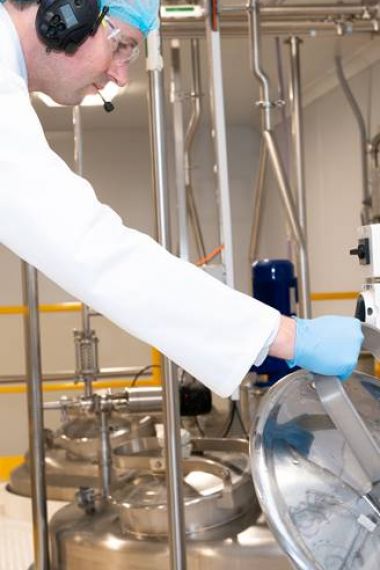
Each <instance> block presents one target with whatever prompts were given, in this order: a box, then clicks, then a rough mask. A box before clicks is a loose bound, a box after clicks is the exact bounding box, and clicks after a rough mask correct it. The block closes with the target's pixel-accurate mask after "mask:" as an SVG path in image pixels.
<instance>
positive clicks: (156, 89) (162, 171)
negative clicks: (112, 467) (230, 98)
mask: <svg viewBox="0 0 380 570" xmlns="http://www.w3.org/2000/svg"><path fill="white" fill-rule="evenodd" d="M162 67H163V65H162V57H161V42H160V34H159V32H158V31H155V32H151V33H150V34H149V35H148V38H147V71H148V75H149V106H150V126H151V141H152V157H153V182H154V190H155V205H156V217H157V230H158V237H159V241H160V243H161V245H163V247H165V248H166V249H168V250H170V223H169V215H168V213H169V203H168V177H167V162H166V160H167V155H166V141H165V119H164V93H163V72H162ZM162 370H163V412H164V423H165V459H166V477H167V487H168V511H169V513H168V514H169V548H170V568H171V570H185V569H186V542H185V517H184V506H183V470H182V458H181V440H180V415H179V402H178V385H177V379H176V374H175V367H174V365H173V363H172V362H170V361H169V360H167V359H166V358H164V359H163V367H162Z"/></svg>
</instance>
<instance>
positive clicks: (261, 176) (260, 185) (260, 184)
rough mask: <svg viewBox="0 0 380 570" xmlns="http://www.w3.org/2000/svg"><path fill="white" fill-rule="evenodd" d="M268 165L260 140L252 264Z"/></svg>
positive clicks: (255, 252) (250, 260) (261, 213)
mask: <svg viewBox="0 0 380 570" xmlns="http://www.w3.org/2000/svg"><path fill="white" fill-rule="evenodd" d="M267 163H268V149H267V145H266V144H265V141H264V139H262V140H261V146H260V158H259V169H258V173H257V178H256V184H255V195H254V204H253V220H252V227H251V239H250V245H249V262H250V264H251V265H252V263H253V262H254V261H255V259H256V258H257V252H258V246H259V236H260V227H261V220H262V215H263V194H264V182H265V171H266V167H267Z"/></svg>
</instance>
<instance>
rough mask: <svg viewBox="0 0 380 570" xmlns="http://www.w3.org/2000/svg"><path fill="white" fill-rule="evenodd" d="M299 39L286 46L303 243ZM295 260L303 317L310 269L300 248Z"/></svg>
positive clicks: (306, 314) (308, 314)
mask: <svg viewBox="0 0 380 570" xmlns="http://www.w3.org/2000/svg"><path fill="white" fill-rule="evenodd" d="M301 43H302V40H301V39H300V38H297V37H295V36H292V37H291V38H290V39H289V46H290V89H291V93H290V95H291V97H290V98H291V104H292V106H291V119H292V138H293V157H294V160H293V164H294V179H295V187H296V204H297V213H298V220H299V224H300V226H301V229H302V233H303V237H304V241H305V246H306V235H307V213H306V189H305V160H304V140H303V111H302V92H301V63H300V45H301ZM298 257H299V259H298V260H297V262H298V263H297V264H298V283H299V299H298V303H299V315H300V317H303V318H310V317H311V300H310V294H311V291H310V273H309V263H308V258H307V255H306V254H303V252H300V255H299V256H298Z"/></svg>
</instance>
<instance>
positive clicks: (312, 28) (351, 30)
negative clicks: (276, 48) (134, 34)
mask: <svg viewBox="0 0 380 570" xmlns="http://www.w3.org/2000/svg"><path fill="white" fill-rule="evenodd" d="M379 24H380V20H379V19H378V18H374V19H372V20H358V21H356V20H354V21H351V20H349V21H346V22H344V21H343V22H342V21H338V22H335V21H318V20H315V21H310V20H305V21H302V20H277V21H267V22H265V21H264V22H261V25H260V28H261V32H262V34H263V35H277V36H278V35H281V36H282V35H285V36H286V37H289V34H292V35H297V36H307V37H315V36H317V35H319V34H321V35H323V36H337V35H339V36H341V35H345V34H346V35H350V36H351V35H354V34H376V35H377V34H378V31H379ZM220 31H221V34H222V37H246V36H247V33H248V26H247V21H246V17H245V16H238V17H233V18H223V16H222V17H221V23H220ZM162 35H163V37H164V38H165V39H166V38H204V36H205V29H204V22H203V20H195V21H194V20H189V21H183V20H181V21H175V22H173V21H166V22H164V23H163V26H162Z"/></svg>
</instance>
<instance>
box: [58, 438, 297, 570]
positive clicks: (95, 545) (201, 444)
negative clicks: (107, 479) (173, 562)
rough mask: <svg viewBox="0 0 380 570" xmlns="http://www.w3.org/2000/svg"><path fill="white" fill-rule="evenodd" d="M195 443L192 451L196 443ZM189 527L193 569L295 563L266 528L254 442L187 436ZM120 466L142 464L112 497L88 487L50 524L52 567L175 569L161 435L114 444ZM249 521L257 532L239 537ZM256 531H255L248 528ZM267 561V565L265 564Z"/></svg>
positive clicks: (130, 467)
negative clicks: (255, 480) (254, 472)
mask: <svg viewBox="0 0 380 570" xmlns="http://www.w3.org/2000/svg"><path fill="white" fill-rule="evenodd" d="M190 447H191V450H190ZM183 448H184V449H185V453H184V455H185V456H184V458H183V472H184V497H185V499H184V502H185V526H186V541H187V558H188V565H189V568H194V569H195V568H197V569H200V568H203V567H204V568H206V567H207V568H218V569H222V568H227V567H228V566H230V565H231V564H236V562H237V560H238V563H239V568H241V569H244V568H247V569H248V568H252V557H255V561H256V560H257V556H258V557H259V558H258V559H260V556H261V557H263V559H266V560H267V562H269V561H270V566H267V567H268V568H269V567H270V568H271V569H273V570H274V569H277V568H278V569H279V570H280V569H281V570H285V569H286V570H288V569H289V568H290V566H289V564H288V563H287V561H286V560H285V558H284V557H283V556H281V554H280V552H279V550H278V548H277V547H276V545H275V543H274V541H273V538H272V537H271V535H270V534H269V531H268V530H267V529H266V528H265V527H262V526H261V527H256V529H255V528H254V527H252V526H251V525H252V524H254V523H255V522H256V520H257V518H258V516H259V514H260V508H259V506H258V503H257V500H256V495H255V492H254V488H253V485H252V480H251V476H250V465H249V453H248V451H249V450H248V442H247V441H246V440H241V439H228V440H222V439H190V440H188V441H187V440H186V439H185V441H183ZM114 461H115V463H116V465H117V467H119V468H121V467H123V468H124V469H126V470H128V471H129V472H131V470H133V469H134V470H135V474H134V476H133V478H131V479H130V481H129V482H127V483H126V484H125V485H124V486H123V488H122V489H119V490H117V491H115V492H114V493H112V497H111V498H110V499H104V498H102V497H100V496H96V495H95V494H94V493H92V492H91V491H89V490H83V489H82V490H81V491H80V492H79V493H78V496H77V504H71V505H69V506H66V507H64V508H63V509H62V510H60V511H59V512H58V513H56V515H55V516H54V517H53V519H52V521H51V525H50V532H51V542H52V569H54V570H66V569H67V570H68V569H69V570H77V569H80V568H85V567H87V566H90V565H91V568H93V569H96V570H103V569H104V570H106V569H108V568H110V567H112V568H113V569H115V570H118V569H120V570H121V568H123V569H124V570H125V569H131V570H132V569H133V570H135V569H136V570H137V569H143V568H149V567H151V566H152V564H154V566H155V568H156V569H161V568H162V569H168V568H169V550H168V540H167V537H168V522H167V521H168V512H167V491H166V482H165V476H166V471H165V463H164V459H163V456H162V448H161V445H160V442H159V439H157V438H138V439H135V440H130V441H129V442H128V444H126V445H124V446H122V447H120V448H118V449H116V450H115V454H114ZM249 527H250V529H251V530H250V533H251V534H250V535H249V536H250V538H249V537H248V538H247V535H246V538H245V540H242V541H240V540H239V536H242V535H244V532H247V529H248V528H249ZM248 534H249V533H248ZM260 567H261V568H264V567H265V566H260Z"/></svg>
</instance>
